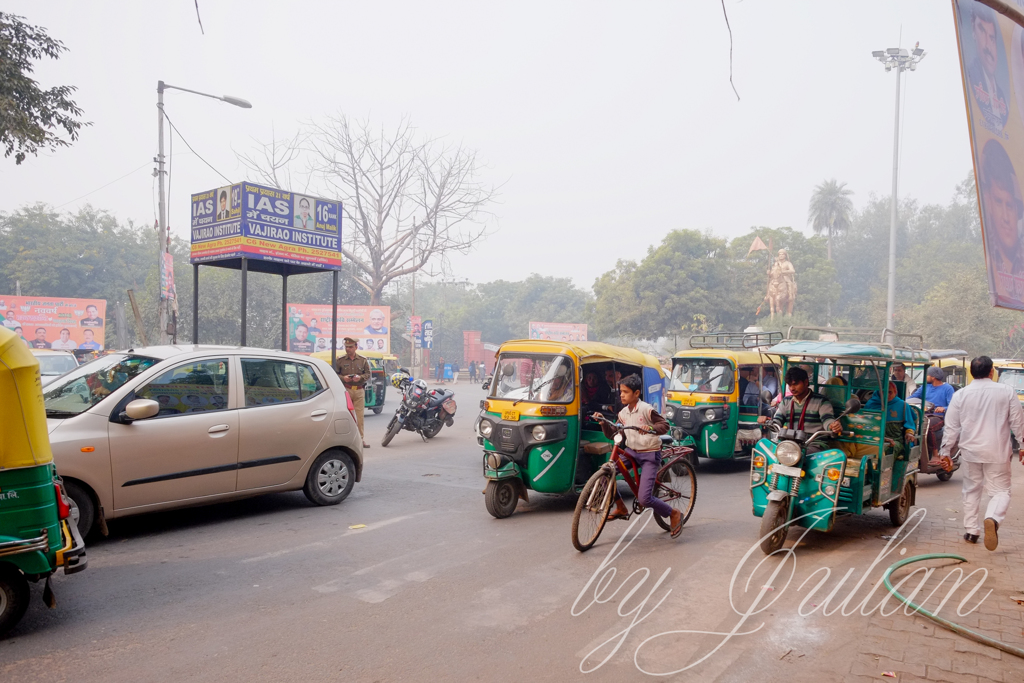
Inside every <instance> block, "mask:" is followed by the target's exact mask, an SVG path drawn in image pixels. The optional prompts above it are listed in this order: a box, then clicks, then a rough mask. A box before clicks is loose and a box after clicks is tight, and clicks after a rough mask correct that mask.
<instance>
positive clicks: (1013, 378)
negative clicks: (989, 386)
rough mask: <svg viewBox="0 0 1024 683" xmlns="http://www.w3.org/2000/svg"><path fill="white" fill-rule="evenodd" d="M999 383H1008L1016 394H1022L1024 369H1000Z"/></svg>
mask: <svg viewBox="0 0 1024 683" xmlns="http://www.w3.org/2000/svg"><path fill="white" fill-rule="evenodd" d="M999 383H1000V384H1008V385H1010V386H1011V387H1013V389H1014V391H1016V392H1017V393H1018V394H1024V370H1000V371H999Z"/></svg>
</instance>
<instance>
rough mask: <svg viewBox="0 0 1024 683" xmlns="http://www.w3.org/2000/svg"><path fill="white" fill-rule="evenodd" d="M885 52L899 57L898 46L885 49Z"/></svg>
mask: <svg viewBox="0 0 1024 683" xmlns="http://www.w3.org/2000/svg"><path fill="white" fill-rule="evenodd" d="M885 53H886V54H887V55H892V56H893V57H899V55H900V49H899V48H898V47H890V48H888V49H886V51H885Z"/></svg>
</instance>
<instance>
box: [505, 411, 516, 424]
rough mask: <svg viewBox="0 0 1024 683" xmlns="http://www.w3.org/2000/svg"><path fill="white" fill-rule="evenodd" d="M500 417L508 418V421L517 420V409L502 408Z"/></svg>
mask: <svg viewBox="0 0 1024 683" xmlns="http://www.w3.org/2000/svg"><path fill="white" fill-rule="evenodd" d="M501 419H502V420H508V421H509V422H519V411H518V410H503V411H501Z"/></svg>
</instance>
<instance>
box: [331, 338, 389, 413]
mask: <svg viewBox="0 0 1024 683" xmlns="http://www.w3.org/2000/svg"><path fill="white" fill-rule="evenodd" d="M358 353H359V355H360V356H362V357H363V358H365V359H366V360H367V362H368V363H369V364H370V381H369V382H367V383H366V387H364V389H363V392H364V399H363V401H364V403H363V405H364V406H365V407H366V409H367V410H372V411H373V414H374V415H380V413H381V411H382V410H384V396H385V395H386V394H387V389H388V377H390V376H391V372H394V370H392V371H391V372H388V370H389V369H391V368H392V367H393V368H395V369H397V364H398V357H397V356H393V355H391V354H390V353H384V352H383V351H359V352H358ZM341 355H342V354H339V355H338V357H340V356H341ZM312 356H313V357H314V358H319V359H320V360H322V361H326V362H327V364H328V365H330V363H331V352H330V351H317V352H316V353H314V354H312Z"/></svg>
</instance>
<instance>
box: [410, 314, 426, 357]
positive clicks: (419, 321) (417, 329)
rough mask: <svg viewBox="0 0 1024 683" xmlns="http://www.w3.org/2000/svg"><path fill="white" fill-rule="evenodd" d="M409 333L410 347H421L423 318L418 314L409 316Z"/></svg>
mask: <svg viewBox="0 0 1024 683" xmlns="http://www.w3.org/2000/svg"><path fill="white" fill-rule="evenodd" d="M409 334H410V335H411V336H412V347H413V348H414V349H419V348H422V347H423V318H422V317H421V316H418V315H411V316H409Z"/></svg>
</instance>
